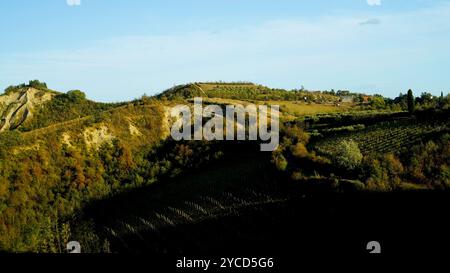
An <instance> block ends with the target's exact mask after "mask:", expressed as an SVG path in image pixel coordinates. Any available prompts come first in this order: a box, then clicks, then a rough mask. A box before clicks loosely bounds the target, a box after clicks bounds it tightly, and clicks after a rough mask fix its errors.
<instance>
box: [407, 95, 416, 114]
mask: <svg viewBox="0 0 450 273" xmlns="http://www.w3.org/2000/svg"><path fill="white" fill-rule="evenodd" d="M414 108H415V102H414V95H413V92H412V90H411V89H409V90H408V112H409V113H410V114H412V113H414V110H415V109H414Z"/></svg>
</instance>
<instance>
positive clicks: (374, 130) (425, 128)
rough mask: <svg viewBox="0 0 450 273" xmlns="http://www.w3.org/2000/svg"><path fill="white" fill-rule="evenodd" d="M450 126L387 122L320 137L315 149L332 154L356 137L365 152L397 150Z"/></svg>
mask: <svg viewBox="0 0 450 273" xmlns="http://www.w3.org/2000/svg"><path fill="white" fill-rule="evenodd" d="M449 128H450V121H449V120H436V121H433V122H430V121H423V120H417V119H413V118H411V119H406V120H405V119H403V120H394V121H386V122H381V123H378V124H375V125H372V126H368V127H366V128H365V129H364V130H360V131H357V132H347V133H342V134H335V135H330V136H327V137H325V138H322V139H320V140H318V141H317V142H316V143H315V145H314V148H315V150H316V151H318V152H319V153H322V154H327V155H331V154H333V153H334V151H335V148H336V147H337V145H338V143H340V142H341V141H343V140H353V141H355V142H357V143H358V146H359V148H360V149H361V152H362V153H363V154H370V153H374V152H375V153H385V152H396V151H399V150H400V149H401V148H403V147H409V146H411V145H413V144H415V143H417V142H419V141H421V140H422V139H425V138H427V137H429V136H435V135H438V134H439V133H441V132H446V131H448V130H449Z"/></svg>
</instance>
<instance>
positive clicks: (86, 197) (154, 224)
mask: <svg viewBox="0 0 450 273" xmlns="http://www.w3.org/2000/svg"><path fill="white" fill-rule="evenodd" d="M197 96H201V97H203V98H204V101H205V103H215V104H220V105H224V104H243V105H245V104H248V103H255V104H278V105H280V106H281V111H282V113H283V116H284V117H285V119H282V120H281V126H280V127H281V129H280V141H281V145H280V147H279V149H278V150H277V151H275V152H273V153H261V152H260V149H259V143H258V142H247V141H217V142H216V141H179V142H178V141H174V140H172V139H171V138H170V137H169V132H170V125H171V123H172V120H171V118H170V117H169V110H170V106H173V105H176V104H180V103H183V104H191V103H192V98H193V97H197ZM305 96H306V99H305ZM308 96H309V97H308ZM447 98H448V96H447ZM0 99H1V101H2V102H3V104H2V107H1V109H2V110H1V113H2V115H4V116H5V117H7V118H5V122H4V123H3V124H2V126H3V127H4V128H5V129H4V130H3V131H2V132H0V147H1V149H0V251H1V250H5V251H11V252H23V251H27V252H63V251H64V242H67V241H68V240H72V239H74V240H78V241H81V242H82V244H83V246H84V249H85V250H86V251H88V252H101V251H123V250H124V249H125V248H127V246H131V247H132V246H133V245H134V246H136V244H133V242H135V243H136V238H141V235H144V234H141V233H140V232H144V233H147V234H148V233H150V237H146V236H143V237H142V238H146V239H142V238H141V239H139V240H142V241H139V240H138V241H137V244H138V245H139V246H138V247H137V248H138V249H140V250H141V249H142V248H141V247H142V246H143V245H145V246H148V245H150V246H152V244H151V243H150V242H149V240H153V239H154V238H155V237H154V235H155V234H156V235H155V236H158V235H157V234H159V232H160V231H161V230H166V227H167V226H169V227H170V228H172V227H173V228H174V232H178V231H179V229H176V228H175V227H177V226H178V225H182V226H183V228H182V230H189V229H192V228H194V229H195V227H196V226H198V225H200V226H202V225H203V224H204V223H208V222H211V221H212V222H213V224H214V226H216V225H217V226H221V224H222V223H226V222H227V220H226V219H229V217H230V216H232V218H233V219H234V220H237V222H240V221H241V220H242V219H253V217H254V216H255V214H254V212H255V211H261V212H263V213H262V218H260V217H257V218H258V219H259V220H258V221H261V220H262V219H264V218H266V215H270V214H271V213H270V210H267V209H266V208H267V207H272V208H273V206H275V208H277V207H278V206H281V208H282V209H281V210H282V211H285V212H288V214H290V212H289V211H290V208H292V207H291V205H290V204H291V200H292V199H297V200H298V198H303V197H302V196H304V195H309V194H311V193H315V194H318V195H320V196H322V195H321V194H322V192H326V193H330V192H333V193H334V192H340V191H344V192H354V191H357V192H361V191H368V190H371V191H398V190H403V189H406V188H409V189H411V188H413V189H445V188H449V187H450V184H449V183H448V181H449V171H448V151H450V150H449V148H448V143H449V142H448V139H449V136H448V132H449V131H448V126H449V123H448V110H446V109H448V103H446V101H449V100H448V99H447V100H444V98H436V99H435V100H434V101H431V102H430V101H428V102H427V104H426V105H427V107H431V108H430V109H429V111H428V112H421V111H416V112H415V113H413V114H414V115H413V116H412V115H411V114H410V113H408V112H406V111H402V110H401V108H400V110H398V107H397V106H396V105H393V104H392V105H389V104H388V102H389V101H388V100H386V101H385V100H384V99H383V98H381V97H377V99H378V102H380V100H383V102H385V103H384V104H383V103H381V104H378V105H379V106H382V107H384V108H377V107H378V106H376V107H375V106H374V105H357V104H355V103H343V104H342V103H339V105H337V104H336V100H339V99H340V98H339V96H336V95H333V94H328V93H324V92H308V91H304V90H293V91H286V90H279V89H270V88H268V87H264V86H260V85H255V84H251V83H195V84H187V85H182V86H177V87H174V88H172V89H169V90H167V91H165V92H163V93H162V94H160V95H158V96H155V97H152V98H148V97H143V98H142V99H140V100H135V101H132V102H128V103H121V104H105V103H97V102H93V101H90V100H88V99H87V98H86V95H85V94H84V93H83V92H81V91H79V90H74V91H69V92H67V93H60V92H56V91H52V90H49V89H48V88H47V86H46V85H45V84H43V83H40V82H36V81H33V82H30V84H29V85H20V86H17V87H13V88H8V89H7V92H5V94H4V95H2V96H0ZM423 105H425V104H423ZM418 106H421V105H418ZM418 109H420V107H418ZM3 113H4V114H3ZM287 117H288V118H287ZM419 121H420V122H419ZM411 133H414V135H411ZM437 133H439V134H437ZM403 136H406V137H403ZM380 143H381V144H380ZM338 199H339V198H338ZM285 206H286V208H287V209H286V210H285V209H284V207H285ZM327 206H328V205H327ZM301 207H302V208H303V205H301ZM302 210H303V209H302ZM308 210H309V209H308ZM326 210H327V209H326ZM276 211H278V209H276ZM244 212H245V213H244ZM241 213H244V214H245V216H240V215H244V214H241ZM266 213H267V214H266ZM235 216H236V217H237V218H236V219H235V218H234V217H235ZM247 217H248V218H247ZM289 217H290V216H289V215H286V218H285V219H284V220H286V221H288V220H289ZM234 220H233V221H232V222H231V223H234ZM243 222H245V221H243ZM205 230H207V229H205ZM170 234H172V233H170ZM269 234H270V233H269ZM263 237H264V236H263ZM169 241H170V240H169ZM162 243H164V242H162ZM172 243H174V244H177V242H176V241H175V240H174V241H170V244H172ZM158 244H159V242H158ZM145 246H144V247H143V248H144V249H145ZM153 246H154V245H153ZM160 247H161V248H163V247H164V245H162V246H159V245H158V246H156V248H158V249H160ZM129 250H130V249H128V251H129ZM155 250H156V249H151V251H155ZM160 250H161V249H160ZM158 251H159V250H156V252H158Z"/></svg>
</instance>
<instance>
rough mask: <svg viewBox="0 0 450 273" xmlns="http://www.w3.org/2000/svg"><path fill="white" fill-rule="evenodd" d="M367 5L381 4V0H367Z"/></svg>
mask: <svg viewBox="0 0 450 273" xmlns="http://www.w3.org/2000/svg"><path fill="white" fill-rule="evenodd" d="M367 4H368V5H369V6H381V0H367Z"/></svg>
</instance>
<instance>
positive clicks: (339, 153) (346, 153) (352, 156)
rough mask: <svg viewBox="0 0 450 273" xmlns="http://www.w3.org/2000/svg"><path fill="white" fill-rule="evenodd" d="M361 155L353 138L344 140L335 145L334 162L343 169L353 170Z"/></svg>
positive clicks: (357, 164)
mask: <svg viewBox="0 0 450 273" xmlns="http://www.w3.org/2000/svg"><path fill="white" fill-rule="evenodd" d="M362 159H363V155H362V154H361V151H360V150H359V147H358V144H357V143H356V142H355V141H353V140H348V141H347V140H344V141H342V142H340V143H339V144H338V145H337V147H336V153H335V156H334V163H335V164H336V165H337V166H339V167H341V168H344V169H348V170H353V169H356V168H357V167H359V165H361V161H362Z"/></svg>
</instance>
